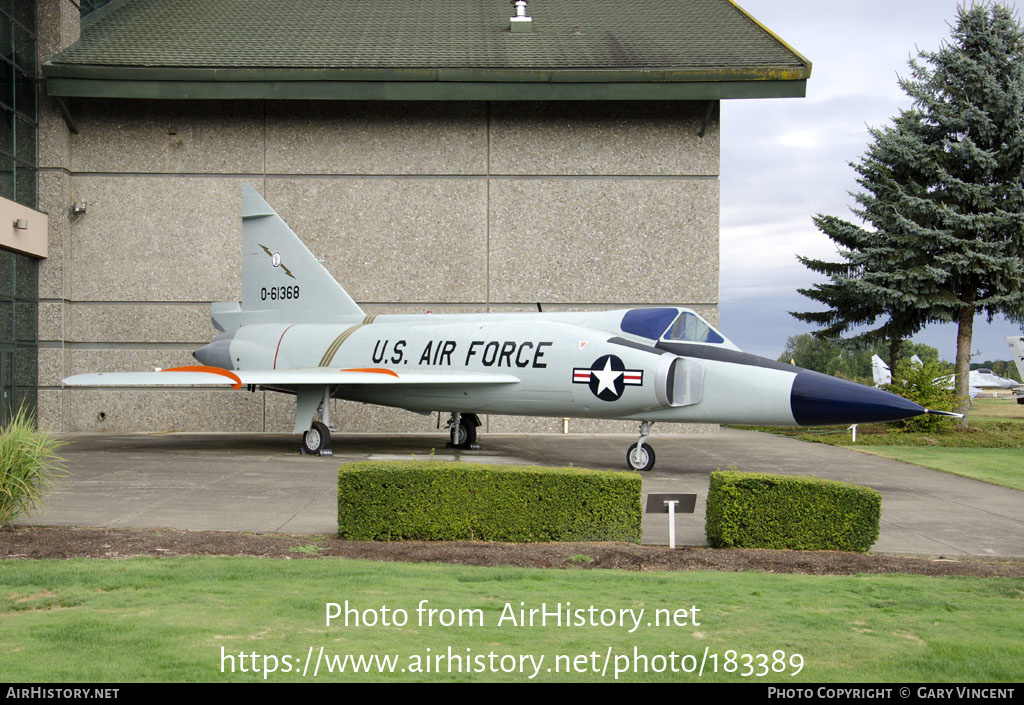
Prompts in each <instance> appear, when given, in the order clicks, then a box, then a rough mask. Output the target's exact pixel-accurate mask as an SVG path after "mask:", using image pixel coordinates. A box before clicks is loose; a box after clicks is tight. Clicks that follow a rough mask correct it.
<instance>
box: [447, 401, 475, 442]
mask: <svg viewBox="0 0 1024 705" xmlns="http://www.w3.org/2000/svg"><path fill="white" fill-rule="evenodd" d="M479 425H480V419H478V418H477V416H476V414H462V413H460V412H458V411H453V412H452V415H451V416H449V417H448V443H447V444H446V447H448V448H461V449H462V450H480V446H478V445H477V444H476V428H477V426H479Z"/></svg>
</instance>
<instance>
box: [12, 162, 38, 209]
mask: <svg viewBox="0 0 1024 705" xmlns="http://www.w3.org/2000/svg"><path fill="white" fill-rule="evenodd" d="M15 187H16V191H15V193H14V200H15V201H17V202H18V203H21V204H22V205H26V206H28V207H29V208H35V207H36V170H35V169H30V168H28V167H24V166H20V165H19V166H18V169H17V173H16V175H15Z"/></svg>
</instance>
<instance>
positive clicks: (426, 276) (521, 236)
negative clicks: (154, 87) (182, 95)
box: [39, 99, 719, 433]
mask: <svg viewBox="0 0 1024 705" xmlns="http://www.w3.org/2000/svg"><path fill="white" fill-rule="evenodd" d="M45 107H46V111H47V113H46V115H47V116H46V119H43V117H42V116H41V119H40V137H39V139H40V167H41V174H40V207H41V209H43V210H46V211H48V212H49V213H50V223H51V225H50V243H49V245H50V252H51V256H50V258H49V259H48V260H47V261H45V262H44V263H43V265H42V267H41V269H40V292H39V295H40V307H39V337H40V355H39V385H40V395H39V399H40V410H39V415H40V421H41V423H42V424H43V425H44V426H46V427H49V428H53V429H58V430H64V431H86V430H89V431H92V430H110V431H129V430H147V431H163V430H191V431H201V430H222V431H232V430H268V431H288V430H290V429H291V426H292V424H293V422H294V416H293V414H294V403H293V401H292V398H291V397H288V396H282V395H277V394H273V393H267V394H264V393H262V392H258V393H255V394H250V393H247V392H236V391H234V390H230V391H229V390H224V391H201V392H196V391H187V390H178V391H172V392H166V391H160V390H131V391H125V390H71V389H62V388H61V386H60V380H61V379H62V378H63V377H65V376H67V375H70V374H74V373H77V372H85V371H107V370H111V371H112V370H145V369H149V368H152V367H169V366H173V365H176V364H187V363H189V362H191V361H192V358H191V356H190V355H191V351H192V350H193V349H195V348H196V347H198V346H199V345H201V344H203V343H206V342H207V341H208V340H209V339H210V338H211V337H212V336H213V335H214V333H215V332H216V331H215V330H214V329H213V328H212V326H211V325H210V322H209V302H211V301H217V300H236V299H238V298H239V297H240V295H241V292H240V285H241V272H240V262H239V259H240V258H239V249H240V236H241V225H240V220H239V214H240V209H241V195H240V194H241V186H242V183H244V182H250V183H252V184H253V186H255V187H256V188H257V190H259V191H260V192H261V193H262V194H263V195H264V197H265V198H266V199H267V201H268V202H269V203H270V204H271V205H272V206H273V207H274V208H275V209H276V210H277V211H278V212H279V213H280V214H281V216H282V217H283V218H284V219H285V221H287V222H288V223H289V224H290V225H291V227H292V229H293V230H295V232H296V233H298V234H299V236H300V237H301V238H302V239H303V240H304V241H305V243H306V244H307V246H309V248H310V249H311V250H312V251H313V252H314V253H315V254H316V255H317V256H318V257H321V258H323V259H324V260H325V264H326V266H327V267H328V269H329V270H330V271H331V273H332V274H333V275H334V276H335V277H336V278H337V279H338V281H339V282H341V283H342V285H343V286H345V287H346V289H347V290H348V291H349V292H350V294H351V295H352V296H353V298H355V299H356V300H357V301H358V302H359V303H360V305H362V306H363V307H364V308H365V309H366V310H367V311H368V312H371V313H392V312H394V313H399V312H417V311H428V310H430V311H434V312H437V313H441V312H454V311H503V310H535V308H536V304H537V303H538V302H540V303H541V304H542V305H543V306H544V308H545V310H566V309H589V308H617V307H628V306H630V305H652V304H680V305H686V306H692V307H694V308H696V309H697V310H699V311H700V312H701V313H702V314H703V315H705V316H707V317H708V318H709V319H710V320H712V321H713V322H715V321H717V312H718V212H719V205H718V204H719V184H718V171H719V131H718V119H717V110H714V111H712V119H711V120H710V121H709V122H708V124H707V125H706V129H705V133H704V136H703V137H699V136H698V133H699V132H700V130H701V127H702V124H703V123H704V119H705V115H706V112H707V103H706V102H699V103H647V102H645V103H611V102H610V103H597V104H595V103H525V104H524V103H491V104H487V103H359V102H352V103H333V102H282V101H241V102H231V101H225V102H219V101H195V102H168V101H126V100H94V99H90V100H84V99H82V100H69V101H67V107H68V109H69V111H70V114H71V116H72V118H73V122H74V124H75V125H76V127H77V129H78V133H77V134H71V133H70V132H69V130H68V127H67V125H66V124H65V123H64V122H63V120H62V119H61V118H60V117H59V114H58V113H54V112H53V111H54V110H55V109H56V108H55V106H54V105H53V104H52V101H50V104H48V105H47V106H45ZM716 107H717V106H716ZM75 203H84V204H85V207H86V212H85V213H84V214H82V215H73V214H72V212H71V211H72V205H73V204H75ZM332 416H333V420H334V422H335V425H336V426H337V427H338V428H339V429H342V430H343V431H351V432H374V431H387V432H394V431H433V430H435V428H436V424H437V419H436V416H434V417H423V416H418V415H416V414H411V413H409V412H405V411H401V410H394V409H384V408H380V407H368V406H366V405H362V404H356V403H351V402H336V403H335V409H334V410H333V414H332ZM635 426H636V424H634V423H633V422H601V421H583V420H574V421H572V422H571V423H570V431H574V432H595V431H625V432H630V433H632V432H633V431H634V430H635ZM656 429H657V430H659V431H661V432H671V431H680V430H684V431H688V432H693V431H695V430H698V428H697V427H692V426H689V427H685V428H680V427H673V426H671V425H661V426H658V427H656ZM484 430H486V431H492V432H514V431H550V432H561V431H562V421H561V420H560V419H521V418H516V417H492V418H490V419H488V421H487V426H486V428H485V429H484Z"/></svg>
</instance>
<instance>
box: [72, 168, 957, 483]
mask: <svg viewBox="0 0 1024 705" xmlns="http://www.w3.org/2000/svg"><path fill="white" fill-rule="evenodd" d="M212 319H213V325H214V326H215V327H216V328H217V329H218V330H220V331H223V332H222V333H220V334H219V335H217V336H216V337H215V338H214V339H213V341H212V342H210V343H209V344H207V345H204V346H203V347H201V348H199V349H198V350H196V351H195V353H194V356H195V358H196V359H197V360H198V361H199V362H200V363H202V364H201V365H196V366H188V367H178V368H172V369H165V370H158V371H154V372H127V373H92V374H81V375H75V376H73V377H69V378H67V379H65V380H64V384H67V385H71V386H115V387H116V386H175V387H180V386H199V387H204V386H220V385H224V386H231V387H234V388H235V389H242V388H248V389H249V390H250V391H255V390H256V389H257V388H259V389H269V390H272V391H277V392H283V393H286V394H293V395H295V399H296V403H295V428H294V431H293V432H294V433H296V434H300V433H301V434H303V436H302V446H301V448H302V451H303V452H304V453H307V454H321V455H328V454H330V445H331V435H330V425H331V421H330V405H329V403H328V402H329V400H330V399H331V398H339V399H351V400H355V401H360V402H368V403H373V404H383V405H387V406H394V407H400V408H403V409H409V410H411V411H414V412H419V413H423V414H429V413H432V412H435V411H436V412H446V413H447V414H449V415H450V416H449V419H448V428H449V434H450V439H451V444H452V445H454V446H455V447H458V448H470V447H475V445H474V444H475V440H476V431H477V427H478V426H479V425H480V419H479V416H478V415H479V414H515V415H532V416H552V417H588V418H601V419H629V420H634V421H637V422H639V424H640V429H639V432H640V436H639V439H638V441H637V442H636V443H634V444H633V445H632V446H630V448H629V449H628V451H627V454H626V455H627V461H628V464H629V466H630V467H632V468H635V469H637V470H650V469H651V468H652V467H653V466H654V458H655V456H654V450H653V449H652V448H651V446H650V445H649V444H648V443H647V438H648V435H649V433H650V430H651V425H652V424H654V423H659V422H663V421H664V422H697V423H731V424H765V425H784V426H798V425H799V426H806V425H821V424H836V423H841V424H850V423H867V422H872V421H891V420H895V419H901V418H907V417H911V416H916V415H918V414H923V413H942V412H929V411H928V410H926V409H924V408H923V407H921V406H918V405H917V404H915V403H913V402H911V401H908V400H907V399H904V398H902V397H899V396H895V395H893V394H889V393H887V392H883V391H881V390H878V389H874V388H871V387H865V386H862V385H859V384H854V383H852V382H847V381H844V380H840V379H837V378H835V377H830V376H827V375H823V374H819V373H817V372H811V371H808V370H804V369H801V368H799V367H795V366H793V365H786V364H782V363H778V362H775V361H773V360H768V359H765V358H761V357H756V356H754V355H750V354H747V353H743V352H741V351H740V350H739V348H737V347H736V346H735V345H733V343H731V342H730V341H729V340H728V339H727V338H726V337H725V336H724V335H722V334H721V333H720V332H719V331H717V330H715V328H714V327H713V326H711V325H710V324H709V323H708V322H707V321H705V320H704V319H703V318H701V317H700V316H699V315H697V314H696V313H694V312H693V311H691V310H688V309H686V308H677V307H664V306H662V307H657V308H634V309H628V310H618V311H603V312H577V313H561V312H559V313H541V312H537V313H511V314H510V313H488V314H476V313H472V314H451V315H438V314H420V315H366V313H364V312H363V310H362V309H360V308H359V306H358V305H357V304H356V303H355V301H353V300H352V298H351V297H350V296H349V295H348V294H347V293H346V292H345V290H344V289H343V288H342V287H341V286H340V285H339V284H338V283H337V282H336V281H335V280H334V279H333V277H331V275H330V273H329V272H328V271H327V270H326V269H325V268H324V267H323V266H322V265H321V264H320V262H319V261H318V260H317V259H316V258H315V257H314V256H313V255H312V254H311V253H310V251H309V250H308V249H306V247H305V245H303V244H302V242H301V241H300V240H299V238H298V237H296V235H295V234H294V233H293V232H292V231H291V229H289V227H288V226H287V225H286V224H285V222H284V221H283V220H282V219H281V218H280V217H279V216H278V215H277V213H275V212H274V210H273V209H272V208H271V207H270V206H269V205H268V204H267V203H266V201H264V200H263V198H262V197H261V196H260V195H259V194H258V193H257V192H256V190H255V189H253V188H252V187H251V186H249V185H248V184H246V185H245V186H243V190H242V300H241V302H217V303H214V304H213V306H212ZM318 411H319V412H320V419H319V420H317V419H316V416H317V412H318Z"/></svg>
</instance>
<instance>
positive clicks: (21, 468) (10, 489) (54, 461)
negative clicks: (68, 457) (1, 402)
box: [0, 410, 68, 526]
mask: <svg viewBox="0 0 1024 705" xmlns="http://www.w3.org/2000/svg"><path fill="white" fill-rule="evenodd" d="M62 445H63V443H61V442H60V441H58V440H56V439H55V438H54V437H53V436H51V435H50V434H49V433H47V432H45V431H38V430H36V427H35V419H34V418H33V417H32V415H31V414H29V413H27V412H25V411H24V410H19V411H18V412H17V413H16V414H14V416H13V418H11V420H10V421H9V422H8V423H7V425H6V426H5V427H4V428H3V429H0V526H4V525H6V524H9V523H11V522H12V521H14V520H15V519H16V518H17V517H18V516H19V515H20V514H23V513H28V512H30V511H32V510H33V509H36V508H37V507H40V506H42V500H43V495H44V494H46V492H47V491H48V490H49V489H51V487H52V486H53V485H54V483H55V482H56V481H57V480H59V479H60V478H62V477H65V476H67V475H68V473H67V471H66V470H64V468H63V467H62V466H61V462H62V461H61V458H60V457H59V456H58V455H57V448H59V447H60V446H62Z"/></svg>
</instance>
